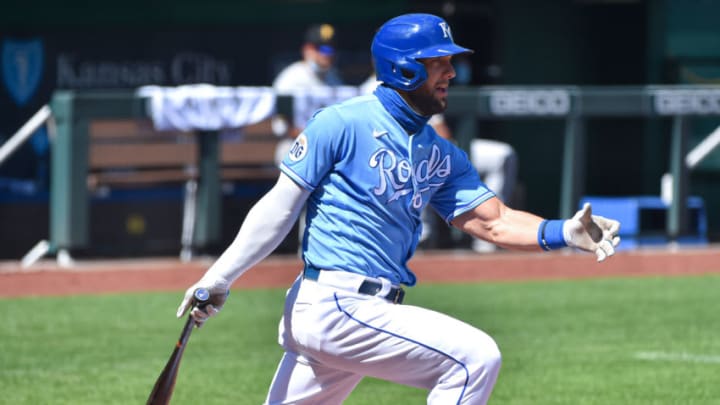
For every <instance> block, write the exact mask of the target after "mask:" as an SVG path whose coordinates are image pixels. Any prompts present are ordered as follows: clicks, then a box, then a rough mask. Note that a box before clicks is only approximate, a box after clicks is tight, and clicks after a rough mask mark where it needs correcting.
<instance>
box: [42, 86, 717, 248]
mask: <svg viewBox="0 0 720 405" xmlns="http://www.w3.org/2000/svg"><path fill="white" fill-rule="evenodd" d="M51 107H52V111H53V114H54V116H55V121H56V128H57V131H56V137H55V140H54V142H53V146H52V148H53V149H52V153H53V159H52V174H51V176H52V177H51V197H50V199H51V201H50V203H51V211H50V222H51V223H50V239H51V245H52V246H54V247H55V248H61V249H73V248H80V247H84V246H86V245H87V244H88V228H89V224H88V212H89V209H88V208H89V207H88V204H89V198H88V190H87V184H86V178H87V173H88V128H89V122H90V121H91V120H97V119H128V118H137V119H147V118H149V116H150V113H149V109H148V107H149V105H148V99H147V98H145V97H141V96H138V95H137V93H135V92H134V91H105V92H100V91H58V92H56V93H55V94H54V95H53V98H52V102H51ZM292 107H293V99H292V97H288V96H284V97H278V99H277V110H278V112H283V113H285V114H287V115H291V114H292V109H293V108H292ZM446 115H448V116H454V117H456V118H457V119H458V125H457V127H456V130H455V132H456V136H457V137H458V138H459V139H461V140H462V139H465V140H469V139H471V138H472V137H474V136H475V134H476V133H477V131H476V126H477V121H478V119H480V120H482V119H488V120H508V119H520V118H547V119H560V120H564V122H565V125H564V145H563V147H564V150H563V171H562V183H561V196H560V216H561V217H569V216H572V214H573V213H574V212H575V210H576V209H577V205H578V202H579V200H580V197H581V195H582V193H583V188H582V184H583V183H584V177H585V162H584V160H583V159H584V158H583V156H584V153H583V151H584V148H585V125H584V120H585V118H588V117H608V118H612V117H628V116H638V117H670V118H671V119H672V121H673V129H672V134H671V136H672V143H671V148H672V150H671V154H670V167H671V174H672V176H673V178H674V179H676V180H677V181H673V186H672V187H673V195H674V196H675V198H673V199H672V204H671V206H670V209H669V216H668V221H667V234H668V236H669V237H670V238H671V239H675V238H677V237H678V236H680V235H681V234H683V232H685V231H686V229H687V217H686V212H687V201H686V200H687V198H686V197H687V195H688V191H687V180H688V179H687V177H688V173H687V171H688V168H687V165H686V164H685V155H686V154H687V146H686V145H687V138H688V136H689V132H688V126H687V123H688V120H689V119H691V118H692V117H697V116H711V115H712V116H717V115H720V86H702V87H700V86H644V87H572V86H535V87H532V86H531V87H528V86H522V87H519V86H504V87H476V88H454V89H453V91H452V92H451V93H450V107H449V109H448V111H447V112H446ZM197 141H198V142H199V144H200V145H199V146H200V147H199V150H200V151H201V154H202V159H201V164H200V166H199V168H198V170H199V179H200V180H199V182H198V186H197V191H196V193H197V204H196V205H195V207H194V210H195V216H194V218H196V223H195V224H194V225H195V226H194V227H193V233H194V238H193V243H194V244H195V245H197V246H206V245H207V244H208V243H212V242H215V241H217V240H218V239H219V237H220V223H221V218H220V215H221V214H220V213H221V210H220V194H221V193H220V182H219V180H218V178H217V176H218V147H217V145H218V138H217V133H215V132H213V131H209V132H207V131H206V132H204V133H203V134H202V135H200V136H198V137H197Z"/></svg>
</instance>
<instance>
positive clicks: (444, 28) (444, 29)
mask: <svg viewBox="0 0 720 405" xmlns="http://www.w3.org/2000/svg"><path fill="white" fill-rule="evenodd" d="M438 25H439V26H440V29H441V30H442V32H443V38H450V39H452V32H450V26H449V25H448V23H446V22H445V21H443V22H441V23H439V24H438Z"/></svg>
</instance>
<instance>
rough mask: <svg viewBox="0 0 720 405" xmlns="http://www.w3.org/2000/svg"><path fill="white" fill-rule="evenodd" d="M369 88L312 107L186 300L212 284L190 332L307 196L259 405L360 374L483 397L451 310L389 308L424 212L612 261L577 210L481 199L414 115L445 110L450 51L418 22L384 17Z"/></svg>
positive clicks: (338, 392) (488, 350)
mask: <svg viewBox="0 0 720 405" xmlns="http://www.w3.org/2000/svg"><path fill="white" fill-rule="evenodd" d="M371 50H372V55H373V59H374V62H375V66H376V69H377V75H378V79H379V80H380V81H382V82H383V85H382V86H379V87H378V88H377V89H376V91H375V92H374V93H373V94H372V95H365V96H359V97H356V98H352V99H350V100H348V101H345V102H342V103H340V104H336V105H333V106H330V107H327V108H325V109H323V110H321V111H319V112H318V113H317V114H316V115H315V116H314V117H313V118H312V119H311V120H310V122H308V124H307V126H306V127H305V129H304V130H303V133H302V134H300V136H299V137H298V138H297V140H296V142H295V143H294V145H293V147H292V148H291V149H290V152H289V153H288V155H287V156H286V157H285V159H284V160H283V162H282V163H281V166H280V167H281V172H282V173H281V174H280V176H279V179H278V181H277V183H276V185H275V186H274V187H273V188H272V189H271V190H270V191H269V192H268V193H267V194H266V195H265V196H263V198H262V199H261V200H260V201H259V202H258V203H257V204H256V205H255V206H254V207H253V208H252V209H251V210H250V212H249V213H248V215H247V218H246V220H245V222H244V223H243V225H242V226H241V228H240V230H239V232H238V234H237V237H236V238H235V240H234V241H233V242H232V243H231V245H230V246H229V247H228V248H227V250H225V252H224V253H223V254H222V255H221V256H220V257H219V258H218V260H217V261H216V262H215V263H214V264H213V265H212V266H211V267H210V268H209V269H208V271H207V272H206V273H205V275H204V276H203V277H202V278H201V279H200V280H199V281H198V282H197V283H196V284H194V285H193V286H191V287H190V288H189V289H188V291H187V292H186V294H185V298H184V299H183V301H182V303H181V304H180V307H179V308H178V316H182V315H183V313H184V312H185V311H187V310H188V308H189V307H190V304H191V301H192V298H191V297H192V292H193V291H194V290H195V289H196V288H198V287H205V288H208V289H209V290H210V291H211V299H210V303H211V304H210V305H208V306H207V307H206V308H205V310H204V311H203V310H198V309H193V310H192V312H191V314H192V316H193V317H194V318H195V320H196V322H197V323H198V325H201V324H202V323H203V322H204V321H206V320H207V318H208V317H209V316H211V315H214V314H216V313H217V312H218V311H219V310H220V309H221V308H222V306H223V304H224V303H225V300H226V297H227V294H228V291H229V288H230V286H231V285H232V284H233V282H234V281H235V280H236V279H237V278H238V277H240V276H241V275H242V274H243V273H244V272H245V271H246V270H248V269H249V268H251V267H252V266H253V265H255V264H256V263H258V262H259V261H260V260H262V259H263V258H265V257H266V256H267V255H269V254H270V253H271V252H272V251H273V249H275V247H276V246H278V244H279V243H280V242H281V240H282V239H283V237H284V235H285V234H286V233H287V232H288V231H289V230H290V228H291V226H292V224H293V223H294V221H295V220H296V219H297V216H298V213H299V212H300V209H301V207H302V206H303V204H305V203H307V218H306V219H307V226H306V229H305V239H304V241H303V247H302V249H303V252H302V253H303V260H304V269H302V271H301V273H300V275H299V276H298V278H297V279H296V281H295V282H294V284H293V285H292V286H291V287H290V289H289V290H288V293H287V298H286V304H285V308H284V313H283V317H282V319H281V321H280V326H279V343H280V345H281V346H282V347H283V349H284V354H283V356H282V359H281V360H280V364H279V365H278V368H277V371H276V374H275V377H274V379H273V381H272V384H271V386H270V390H269V393H268V396H267V399H266V402H265V403H266V404H323V405H326V404H340V403H342V402H343V400H344V399H345V398H346V397H347V396H348V395H349V394H350V392H351V391H352V390H353V388H354V387H355V386H356V385H357V384H358V383H359V382H360V380H361V379H362V378H363V377H364V376H372V377H376V378H380V379H384V380H388V381H392V382H396V383H399V384H406V385H410V386H414V387H421V388H424V389H427V390H428V397H427V402H428V404H439V405H447V404H484V403H486V402H487V400H488V398H489V396H490V393H491V391H492V389H493V386H494V385H495V381H496V378H497V376H498V371H499V369H500V363H501V356H500V352H499V350H498V347H497V345H496V343H495V342H494V341H493V339H492V338H491V337H490V336H488V335H487V334H486V333H485V332H483V331H481V330H479V329H477V328H476V327H474V326H471V325H468V324H466V323H464V322H462V321H460V320H457V319H454V318H452V317H450V316H447V315H444V314H442V313H438V312H435V311H432V310H428V309H425V308H420V307H417V306H412V305H402V302H403V298H404V295H405V289H404V288H405V287H411V286H413V285H415V282H416V281H417V280H416V277H415V274H413V272H412V270H411V269H409V268H408V265H407V264H408V260H409V259H410V257H411V256H412V255H413V252H414V251H415V248H416V245H417V241H418V236H419V235H420V232H421V229H420V228H421V221H420V212H421V210H422V209H423V207H424V206H426V205H428V204H429V205H430V206H431V207H432V208H433V209H435V210H436V211H437V212H438V213H439V214H440V215H441V217H442V218H444V219H445V220H446V221H447V222H448V223H449V224H451V225H452V226H454V227H456V228H458V229H461V230H462V231H465V232H467V233H469V234H471V235H473V236H475V237H478V238H481V239H485V240H488V241H491V242H493V243H496V244H499V245H501V246H503V247H506V248H509V249H519V250H530V251H532V250H537V251H542V250H553V249H558V248H562V247H564V246H570V247H575V248H579V249H582V250H584V251H589V252H594V253H595V254H596V256H597V260H598V261H603V260H605V259H606V258H607V257H609V256H612V255H613V253H614V247H615V246H616V245H617V244H618V243H619V238H618V236H617V233H618V230H619V223H618V222H617V221H614V220H610V219H607V218H603V217H599V216H593V215H592V214H591V208H590V206H589V205H586V206H585V207H584V208H583V209H581V210H580V211H579V212H578V213H577V214H575V216H573V217H572V218H571V219H568V220H546V219H543V218H540V217H538V216H536V215H533V214H531V213H528V212H523V211H518V210H513V209H510V208H508V207H507V206H505V205H504V204H503V203H502V202H501V201H500V199H498V198H496V197H495V195H494V194H493V193H492V192H491V191H490V190H488V188H487V187H486V186H485V184H484V183H483V182H482V181H481V180H480V178H479V176H478V174H477V171H476V170H475V169H474V168H473V166H472V164H471V163H470V162H469V160H468V158H467V155H466V154H465V153H464V152H463V151H462V150H460V149H458V148H457V147H456V146H454V145H453V144H452V143H450V142H448V141H447V140H444V139H442V138H440V137H439V136H438V135H437V134H436V133H435V131H434V130H433V129H432V128H431V127H430V126H429V125H427V120H428V119H429V117H430V116H432V115H433V114H435V113H440V112H442V111H443V110H445V108H446V106H447V94H448V83H449V81H450V79H451V78H452V77H453V76H454V75H455V71H454V70H453V67H452V64H451V59H452V57H453V55H457V54H462V53H469V52H472V51H470V50H469V49H466V48H463V47H461V46H458V45H456V44H455V43H454V41H453V37H452V33H451V31H450V27H449V26H448V24H447V23H446V22H445V21H444V20H443V19H441V18H439V17H436V16H434V15H428V14H406V15H401V16H399V17H396V18H393V19H391V20H389V21H387V22H386V23H385V24H384V25H382V27H381V28H380V29H379V30H378V31H377V33H376V34H375V37H374V39H373V42H372V47H371Z"/></svg>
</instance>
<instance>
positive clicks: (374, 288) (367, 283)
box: [303, 266, 405, 304]
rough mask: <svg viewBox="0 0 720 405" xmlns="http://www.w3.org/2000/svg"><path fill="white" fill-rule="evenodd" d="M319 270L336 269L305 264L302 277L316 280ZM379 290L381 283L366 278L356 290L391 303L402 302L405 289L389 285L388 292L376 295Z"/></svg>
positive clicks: (318, 276)
mask: <svg viewBox="0 0 720 405" xmlns="http://www.w3.org/2000/svg"><path fill="white" fill-rule="evenodd" d="M321 271H336V270H320V269H318V268H315V267H310V266H305V270H303V278H305V279H307V280H312V281H318V278H320V272H321ZM337 271H339V270H337ZM381 290H382V283H379V282H377V281H373V280H367V279H366V280H363V282H362V283H361V284H360V287H358V289H357V292H358V293H360V294H365V295H372V296H377V297H380V298H384V299H386V300H388V301H390V302H392V303H393V304H402V302H403V299H404V298H405V290H403V289H402V288H400V287H391V288H390V292H388V293H387V294H386V295H384V296H383V295H377V294H378V293H379V292H380V291H381Z"/></svg>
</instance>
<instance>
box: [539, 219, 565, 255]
mask: <svg viewBox="0 0 720 405" xmlns="http://www.w3.org/2000/svg"><path fill="white" fill-rule="evenodd" d="M564 223H565V220H562V219H553V220H548V219H545V220H543V221H542V222H541V223H540V227H539V228H538V234H537V239H538V245H540V247H541V248H542V249H543V250H545V251H550V250H554V249H560V248H562V247H565V246H567V242H565V237H564V236H563V224H564Z"/></svg>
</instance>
